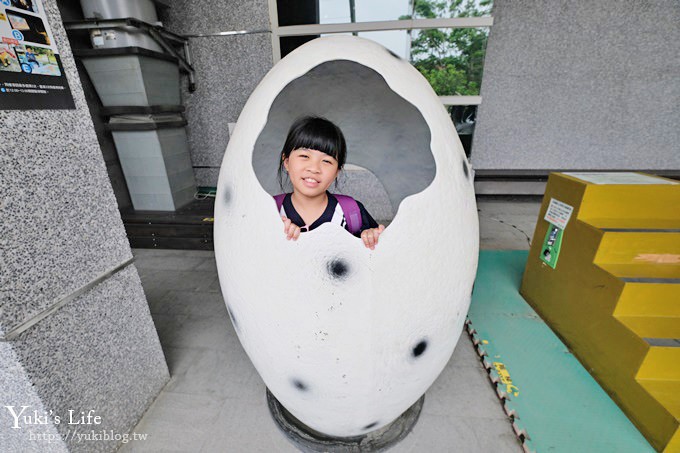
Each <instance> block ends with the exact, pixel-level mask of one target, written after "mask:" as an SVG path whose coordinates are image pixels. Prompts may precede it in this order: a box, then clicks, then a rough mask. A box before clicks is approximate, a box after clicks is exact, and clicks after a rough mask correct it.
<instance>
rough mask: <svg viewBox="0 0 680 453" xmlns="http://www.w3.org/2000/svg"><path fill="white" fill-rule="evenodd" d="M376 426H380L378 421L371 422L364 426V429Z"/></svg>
mask: <svg viewBox="0 0 680 453" xmlns="http://www.w3.org/2000/svg"><path fill="white" fill-rule="evenodd" d="M376 426H378V422H373V423H369V424H368V425H366V426H364V429H371V428H374V427H376Z"/></svg>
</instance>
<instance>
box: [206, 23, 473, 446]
mask: <svg viewBox="0 0 680 453" xmlns="http://www.w3.org/2000/svg"><path fill="white" fill-rule="evenodd" d="M334 71H335V72H334ZM371 74H372V75H371ZM329 77H330V78H329ZM304 80H307V82H306V85H304V86H303V88H300V87H299V86H298V85H299V83H301V82H300V81H304ZM331 80H332V83H329V81H331ZM296 83H297V84H298V85H296ZM324 84H325V85H324ZM376 84H378V85H379V84H382V86H383V87H384V89H382V88H376V86H378V85H376ZM296 86H298V88H299V89H297V91H296V88H295V87H296ZM284 93H287V94H286V96H287V97H286V98H285V99H284V98H282V96H283V94H284ZM376 93H378V94H376ZM381 93H382V94H381ZM374 95H380V96H383V97H384V98H385V99H387V100H386V101H385V104H380V103H381V102H382V101H380V100H379V99H377V98H375V99H374V98H372V97H371V96H374ZM392 98H394V99H392ZM282 99H284V101H285V102H284V101H281V100H282ZM295 99H297V101H295ZM277 100H278V101H280V102H278V101H277ZM277 105H278V106H279V107H276V106H277ZM380 106H382V107H384V108H382V110H380V109H379V108H378V107H380ZM385 106H387V107H385ZM367 112H368V113H367ZM404 112H406V113H404ZM303 114H305V115H308V114H316V115H321V116H325V117H327V118H329V119H330V120H332V121H334V122H335V123H336V124H338V126H339V127H340V128H341V129H342V130H343V132H344V134H345V137H346V138H347V141H348V162H349V163H355V164H361V165H363V166H364V167H366V168H368V169H369V170H371V171H372V172H373V173H374V174H375V175H377V177H378V178H379V179H380V180H381V181H383V182H384V183H385V187H386V189H387V192H388V194H389V196H390V200H391V202H392V203H393V208H394V211H395V212H396V215H395V217H394V220H393V221H392V223H391V224H390V225H389V226H388V227H387V229H386V230H385V231H384V233H383V234H382V236H380V241H379V244H378V245H377V246H376V248H375V250H373V251H371V250H369V249H367V248H366V247H364V245H363V243H362V242H361V240H360V239H358V238H356V237H354V236H352V235H350V234H349V233H348V232H347V231H345V230H343V229H342V228H341V227H339V226H338V225H335V224H330V223H328V224H324V225H322V226H320V227H319V228H317V229H315V230H313V231H310V232H307V233H303V234H302V235H301V236H300V238H299V239H298V240H297V241H287V240H286V238H285V236H284V233H283V225H282V222H281V219H280V217H279V214H278V212H277V209H276V205H275V202H274V200H273V199H272V196H271V195H272V194H273V193H276V189H275V187H272V186H271V182H265V181H261V180H260V179H258V175H256V171H255V167H257V166H258V164H257V162H256V163H255V167H254V155H257V156H259V157H258V160H263V159H264V160H266V161H268V162H269V159H271V160H270V162H271V164H266V165H265V167H266V166H267V165H269V166H270V167H269V168H271V173H272V174H271V175H269V176H268V178H269V179H270V180H271V181H273V180H274V174H273V172H274V169H275V168H276V167H277V166H278V161H279V156H280V152H281V148H282V145H283V142H284V141H285V136H286V132H287V130H288V127H290V124H291V123H292V122H293V121H294V120H295V119H296V118H297V117H299V116H300V115H303ZM409 115H410V116H409ZM409 118H410V119H409ZM404 121H407V122H406V123H404ZM225 127H226V125H225ZM266 130H269V131H274V136H275V137H276V140H278V141H276V140H274V141H271V140H269V141H268V140H264V139H263V137H261V135H262V134H263V131H266ZM357 137H359V138H358V139H357ZM414 137H416V138H417V137H420V141H421V142H423V143H420V144H419V145H416V144H414V140H415V139H414ZM362 140H364V141H365V142H364V141H362ZM371 140H373V141H371ZM270 142H271V143H274V142H275V143H276V144H275V145H272V146H271V149H266V148H268V147H269V145H267V146H265V149H264V150H263V149H262V144H263V143H265V144H266V143H270ZM258 146H259V148H258V149H257V150H256V148H257V147H258ZM423 149H424V150H425V152H423V151H422V150H423ZM421 164H422V165H421ZM428 168H429V170H428ZM428 171H429V173H428ZM428 174H429V175H430V176H429V177H428V176H427V175H428ZM423 181H424V183H423ZM268 185H269V187H267V190H269V192H268V191H267V190H265V187H264V186H268ZM414 188H415V189H414ZM414 190H416V191H415V192H413V191H414ZM409 191H410V192H411V193H408V192H409ZM338 192H340V191H338ZM360 201H362V200H360ZM214 236H215V257H216V260H217V266H218V272H219V278H220V285H221V287H222V291H223V294H224V299H225V303H226V305H227V309H228V310H229V314H230V316H231V318H232V322H233V325H234V328H235V330H236V332H237V334H238V336H239V339H240V341H241V344H242V345H243V348H244V349H245V351H246V352H247V354H248V356H249V357H250V360H251V361H252V363H253V365H254V366H255V368H256V369H257V371H258V372H259V374H260V376H261V377H262V379H263V381H264V382H265V384H266V386H267V387H268V388H269V390H270V391H271V392H272V393H273V395H274V396H275V397H276V398H277V400H278V401H279V402H280V403H281V404H282V405H283V406H284V407H285V408H286V409H287V410H288V411H289V412H290V413H291V414H292V415H294V416H295V417H296V418H297V419H298V420H300V421H302V422H303V423H304V424H306V425H307V426H308V427H310V428H312V429H314V430H316V431H319V432H321V433H324V434H326V435H329V436H336V437H352V436H359V435H362V434H365V433H367V432H371V431H374V430H377V429H380V428H381V427H384V426H386V425H388V424H389V423H391V422H392V421H393V420H395V419H396V418H397V417H399V416H400V415H401V414H402V413H403V412H404V411H406V410H407V409H408V408H409V407H410V406H411V405H413V404H414V403H415V402H416V401H417V400H418V399H419V398H420V397H421V396H422V395H423V394H424V393H425V392H426V391H427V389H428V388H429V386H430V385H431V384H432V383H433V382H434V380H435V379H436V378H437V376H438V375H439V373H440V372H441V371H442V369H443V368H444V366H445V365H446V363H447V361H448V360H449V358H450V357H451V354H452V352H453V350H454V347H455V345H456V343H457V341H458V338H459V336H460V334H461V332H462V328H463V324H464V321H465V317H466V314H467V310H468V307H469V304H470V297H471V291H472V285H473V282H474V278H475V273H476V269H477V256H478V249H479V224H478V218H477V209H476V203H475V196H474V189H473V182H472V175H471V170H470V169H469V164H468V162H467V159H466V157H465V154H464V152H463V148H462V146H461V144H460V140H459V139H458V135H457V134H456V130H455V128H454V126H453V124H452V122H451V118H450V116H449V115H448V113H447V112H446V110H445V108H444V107H443V105H442V103H441V101H440V100H439V98H438V97H437V96H436V94H435V93H434V92H433V90H432V88H431V87H430V85H429V84H428V82H427V81H426V80H425V79H424V78H423V77H422V76H421V74H420V73H419V72H418V71H417V70H416V69H415V68H413V67H412V66H411V65H410V64H409V63H408V62H407V61H404V60H402V59H400V58H399V57H397V56H395V55H394V54H392V53H391V52H389V51H387V50H386V49H385V48H384V47H382V46H380V45H379V44H376V43H374V42H372V41H368V40H365V39H361V38H357V37H352V36H334V37H327V38H319V39H316V40H313V41H311V42H309V43H307V44H305V45H303V46H301V47H300V48H298V49H296V50H295V51H293V52H292V53H291V54H289V55H288V56H286V57H285V58H283V59H282V60H281V61H280V62H279V63H277V64H276V65H275V66H274V67H273V68H272V70H271V71H270V72H269V73H268V74H267V75H266V76H265V77H264V78H263V79H262V81H261V82H260V84H259V85H258V86H257V88H256V89H255V91H254V92H253V93H252V95H251V96H250V98H249V100H248V102H247V103H246V105H245V107H244V108H243V111H242V112H241V115H240V117H239V119H238V123H237V124H236V126H235V128H234V130H233V133H232V135H231V138H230V141H229V146H228V147H227V150H226V153H225V156H224V160H223V163H222V167H221V170H220V176H219V183H218V188H217V197H216V200H215V231H214Z"/></svg>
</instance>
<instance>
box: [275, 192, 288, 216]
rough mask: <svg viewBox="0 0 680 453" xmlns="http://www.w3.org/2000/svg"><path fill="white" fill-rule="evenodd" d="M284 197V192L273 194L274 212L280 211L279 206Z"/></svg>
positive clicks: (281, 204)
mask: <svg viewBox="0 0 680 453" xmlns="http://www.w3.org/2000/svg"><path fill="white" fill-rule="evenodd" d="M284 198H286V194H285V193H280V194H278V195H274V200H275V201H276V212H281V206H283V199H284Z"/></svg>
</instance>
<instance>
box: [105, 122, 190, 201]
mask: <svg viewBox="0 0 680 453" xmlns="http://www.w3.org/2000/svg"><path fill="white" fill-rule="evenodd" d="M185 125H186V120H185V119H184V118H183V117H182V116H181V115H177V114H171V115H124V116H115V117H112V118H111V120H110V121H109V123H108V129H109V130H110V131H111V133H112V135H113V141H114V142H115V144H116V149H117V151H118V158H119V159H120V163H121V167H122V168H123V174H124V175H125V181H126V182H127V186H128V190H129V192H130V198H131V199H132V205H133V206H134V208H135V210H144V211H175V210H177V209H179V208H181V207H182V206H185V205H187V204H189V203H190V202H191V201H192V200H193V199H194V194H195V192H196V182H195V179H194V170H193V168H192V165H191V159H190V158H189V147H188V145H187V137H186V132H185V129H184V126H185Z"/></svg>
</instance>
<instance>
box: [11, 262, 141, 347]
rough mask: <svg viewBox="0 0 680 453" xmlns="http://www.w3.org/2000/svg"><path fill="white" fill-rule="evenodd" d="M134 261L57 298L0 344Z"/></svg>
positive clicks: (118, 266)
mask: <svg viewBox="0 0 680 453" xmlns="http://www.w3.org/2000/svg"><path fill="white" fill-rule="evenodd" d="M134 261H135V258H134V257H132V258H130V259H128V260H126V261H124V262H122V263H120V264H119V265H117V266H115V267H114V268H112V269H109V270H108V271H106V272H104V273H102V274H99V276H97V277H95V278H94V279H93V280H91V281H90V282H89V283H87V284H85V285H83V286H81V287H80V288H78V289H77V290H75V291H73V292H71V293H70V294H67V295H66V296H62V297H59V298H57V300H56V302H53V303H52V304H50V306H49V307H47V308H46V309H44V310H42V311H41V312H40V313H38V314H36V315H34V316H32V317H30V318H29V319H27V320H25V321H23V322H22V323H21V324H19V325H18V326H16V327H14V328H13V329H11V330H10V331H9V332H7V333H6V334H5V335H3V336H0V341H1V342H7V341H11V340H14V339H15V338H16V337H18V336H19V335H21V334H22V333H23V332H25V331H26V330H28V329H30V328H31V327H33V326H34V325H36V324H37V323H39V322H40V321H42V320H43V319H45V318H47V317H48V316H49V315H51V314H52V313H54V312H55V311H57V310H59V309H60V308H61V307H63V306H65V305H66V304H68V303H69V302H71V301H73V300H75V299H76V298H78V297H79V296H81V295H83V294H84V293H86V292H87V291H89V290H91V289H92V288H94V287H95V286H97V285H98V284H99V283H101V282H103V281H104V280H106V279H108V278H110V277H112V276H113V275H115V274H117V273H118V272H120V271H122V270H123V269H125V268H126V267H128V266H129V265H130V264H132V263H133V262H134Z"/></svg>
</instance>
